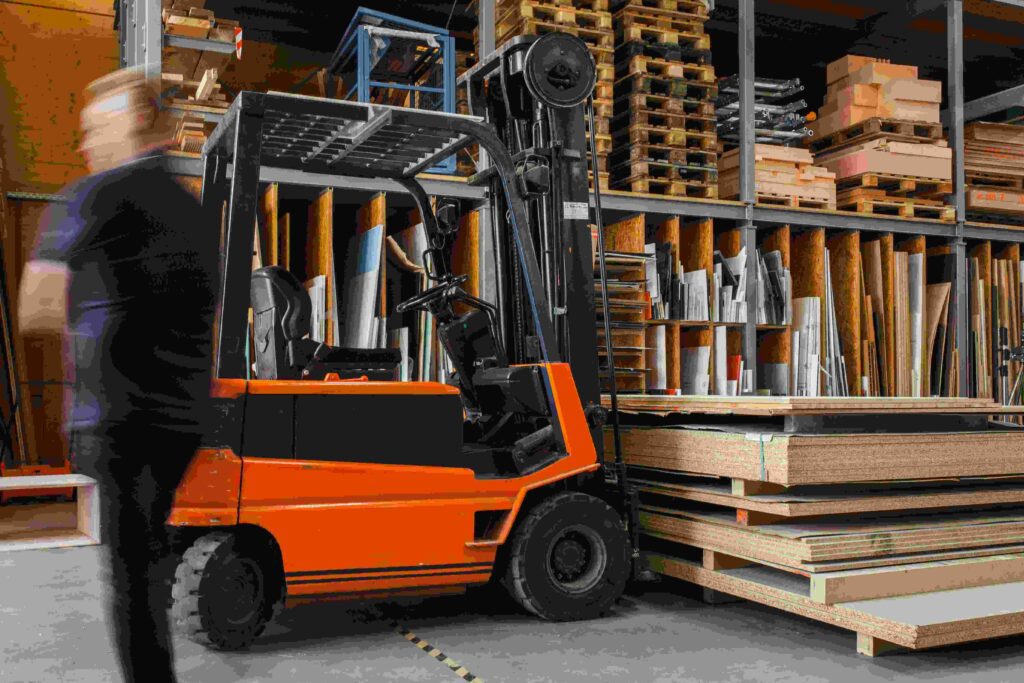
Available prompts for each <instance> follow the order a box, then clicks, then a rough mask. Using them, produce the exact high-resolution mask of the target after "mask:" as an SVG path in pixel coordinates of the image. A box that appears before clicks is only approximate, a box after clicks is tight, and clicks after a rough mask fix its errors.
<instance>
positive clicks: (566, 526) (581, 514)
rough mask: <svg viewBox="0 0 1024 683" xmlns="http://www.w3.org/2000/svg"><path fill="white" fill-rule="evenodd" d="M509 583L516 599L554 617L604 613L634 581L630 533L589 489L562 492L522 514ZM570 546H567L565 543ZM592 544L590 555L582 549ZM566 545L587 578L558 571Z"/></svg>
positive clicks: (515, 534)
mask: <svg viewBox="0 0 1024 683" xmlns="http://www.w3.org/2000/svg"><path fill="white" fill-rule="evenodd" d="M508 543H509V545H508V559H507V564H506V567H505V573H504V584H505V587H506V589H507V590H508V591H509V593H510V594H511V596H512V598H513V599H515V600H516V602H518V603H519V604H520V605H522V606H523V607H524V608H525V609H526V610H528V611H529V612H532V613H533V614H535V615H537V616H539V617H541V618H542V619H547V620H550V621H575V620H579V619H592V618H595V617H599V616H601V615H603V614H605V613H606V612H607V611H608V610H609V609H610V608H611V607H612V605H613V604H614V603H615V601H616V600H617V599H618V598H619V596H621V595H622V591H623V590H624V589H625V587H626V581H627V580H628V579H629V570H630V563H629V555H630V549H629V536H628V535H627V534H626V528H625V526H624V525H623V523H622V518H621V517H620V516H619V513H617V512H616V511H615V510H614V509H613V508H612V507H611V506H609V505H608V504H607V503H605V502H604V501H603V500H601V499H599V498H595V497H594V496H590V495H587V494H585V493H559V494H556V495H553V496H551V497H550V498H548V499H546V500H544V501H543V502H541V503H540V504H539V505H537V506H536V507H534V508H533V509H532V510H530V511H529V512H528V513H527V514H526V516H525V517H523V518H522V519H521V520H520V521H519V523H518V524H517V526H516V529H515V530H514V531H513V532H512V537H511V538H510V539H509V541H508ZM565 544H568V547H567V546H566V545H565ZM588 545H589V546H590V551H589V553H587V552H583V553H582V554H581V553H580V551H581V550H585V548H586V547H587V546H588ZM559 548H563V549H567V550H569V551H570V553H571V554H572V555H573V556H574V557H575V558H576V559H577V560H579V558H580V557H583V558H584V559H582V560H579V564H580V565H581V569H580V570H579V571H580V572H582V576H581V577H580V578H579V579H578V580H575V581H569V580H568V578H571V576H574V574H572V573H571V572H570V573H569V574H565V575H560V574H559V568H558V567H559V566H560V564H559V562H558V561H557V560H556V559H555V558H556V556H557V555H558V549H559Z"/></svg>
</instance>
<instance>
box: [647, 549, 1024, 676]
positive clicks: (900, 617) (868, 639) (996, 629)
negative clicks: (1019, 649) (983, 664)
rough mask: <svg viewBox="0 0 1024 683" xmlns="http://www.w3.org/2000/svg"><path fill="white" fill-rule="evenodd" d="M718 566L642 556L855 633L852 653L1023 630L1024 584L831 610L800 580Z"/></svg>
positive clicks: (703, 582) (706, 583) (708, 584)
mask: <svg viewBox="0 0 1024 683" xmlns="http://www.w3.org/2000/svg"><path fill="white" fill-rule="evenodd" d="M717 559H718V563H717V564H718V566H714V565H712V566H710V567H708V566H704V565H703V563H702V562H693V561H686V560H681V559H679V558H675V557H672V556H670V555H664V554H650V555H648V556H646V558H645V561H646V566H647V567H648V568H649V569H650V570H652V571H654V572H656V573H658V574H663V575H666V576H671V577H674V578H678V579H682V580H684V581H689V582H691V583H695V584H697V585H699V586H703V587H705V588H708V589H711V590H714V591H719V592H721V593H724V594H727V595H732V596H736V597H739V598H743V599H747V600H751V601H752V602H758V603H761V604H764V605H768V606H770V607H775V608H777V609H781V610H785V611H787V612H790V613H792V614H798V615H800V616H803V617H807V618H810V619H815V620H817V621H821V622H824V623H827V624H832V625H833V626H838V627H840V628H844V629H847V630H850V631H853V632H855V633H856V634H857V652H858V653H860V654H862V655H866V656H876V655H880V654H884V653H885V652H887V651H892V650H893V649H895V648H900V647H902V648H910V649H915V650H916V649H923V648H932V647H940V646H944V645H953V644H958V643H966V642H971V641H975V640H983V639H987V638H999V637H1003V636H1010V635H1019V634H1021V633H1022V632H1024V613H1022V612H1021V611H1020V607H1019V606H1020V604H1021V602H1022V599H1024V584H1022V583H1005V584H996V585H992V586H981V587H975V588H959V589H952V590H946V591H938V592H934V593H921V594H918V595H913V596H905V597H898V598H880V599H877V600H865V601H858V602H853V603H848V604H847V603H839V604H835V605H828V604H823V603H820V602H816V601H815V600H813V599H812V598H811V597H810V596H809V595H808V591H807V584H806V582H805V581H801V580H800V579H799V577H794V576H793V575H790V574H785V573H783V572H780V571H778V570H774V569H771V568H767V567H751V566H746V565H745V564H744V563H742V562H741V563H740V564H739V565H737V564H734V563H730V562H729V561H728V560H727V558H726V557H719V558H717Z"/></svg>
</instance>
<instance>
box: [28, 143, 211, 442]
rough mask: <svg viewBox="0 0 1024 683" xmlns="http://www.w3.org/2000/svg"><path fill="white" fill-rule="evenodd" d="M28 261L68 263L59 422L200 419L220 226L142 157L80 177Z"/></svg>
mask: <svg viewBox="0 0 1024 683" xmlns="http://www.w3.org/2000/svg"><path fill="white" fill-rule="evenodd" d="M69 190H70V193H71V196H72V200H71V202H70V203H69V204H67V205H65V206H63V207H60V209H59V210H58V211H57V214H58V215H57V216H55V219H54V220H53V221H51V222H50V224H49V225H47V226H44V231H43V233H42V235H41V238H40V241H39V244H38V246H37V249H36V253H35V256H34V258H35V259H37V260H48V261H62V262H64V263H66V264H67V265H68V268H69V269H70V271H71V274H72V279H71V291H70V294H69V303H68V307H69V326H70V328H71V334H72V340H73V344H74V350H75V365H76V367H75V377H76V383H75V401H74V403H75V405H74V408H73V410H72V415H71V422H70V426H71V427H72V428H75V429H82V428H95V427H97V426H102V425H105V424H107V425H109V424H111V423H117V422H126V421H129V420H131V421H133V422H137V424H139V425H145V424H150V425H153V426H155V427H163V428H170V429H176V430H182V431H190V432H192V431H203V430H205V428H206V427H207V424H206V421H207V419H208V410H207V406H208V404H209V391H210V370H211V366H212V351H211V346H212V323H213V312H214V297H215V288H216V281H217V265H218V258H219V257H218V253H219V231H218V229H217V226H215V225H208V224H207V223H209V221H206V220H204V214H203V212H202V210H201V208H200V205H199V203H198V202H197V201H196V199H195V198H194V197H193V196H192V195H191V194H190V193H189V192H188V191H187V190H185V188H184V187H182V186H181V185H180V184H179V183H178V182H177V181H176V180H175V179H174V178H173V176H171V175H170V173H169V172H168V171H167V169H166V167H165V163H164V158H163V157H162V156H151V157H146V158H142V159H139V160H136V161H134V162H132V163H129V164H125V165H123V166H120V167H118V168H116V169H114V170H111V171H108V172H104V173H100V174H96V175H91V176H89V177H87V178H84V179H82V180H81V181H78V182H77V183H75V184H73V185H72V186H71V187H70V188H69Z"/></svg>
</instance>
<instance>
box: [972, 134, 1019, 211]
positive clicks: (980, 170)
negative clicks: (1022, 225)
mask: <svg viewBox="0 0 1024 683" xmlns="http://www.w3.org/2000/svg"><path fill="white" fill-rule="evenodd" d="M964 139H965V142H964V146H965V148H964V170H965V171H966V174H967V210H968V211H970V212H971V213H977V214H999V215H1000V217H1001V218H1005V217H1007V216H1010V217H1015V218H1018V219H1024V125H1020V124H1017V125H1014V124H1006V123H986V122H981V121H979V122H975V123H971V124H969V125H968V126H967V127H966V128H965V129H964Z"/></svg>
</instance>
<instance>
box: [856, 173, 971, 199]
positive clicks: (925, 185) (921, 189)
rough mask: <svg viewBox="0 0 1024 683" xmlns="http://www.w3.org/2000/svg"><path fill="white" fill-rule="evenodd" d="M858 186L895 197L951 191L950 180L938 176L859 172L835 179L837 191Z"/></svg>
mask: <svg viewBox="0 0 1024 683" xmlns="http://www.w3.org/2000/svg"><path fill="white" fill-rule="evenodd" d="M859 187H866V188H874V189H878V190H883V191H885V193H886V194H887V195H891V196H897V197H924V198H928V197H934V196H936V195H946V194H950V193H951V192H952V191H953V183H952V182H950V181H948V180H940V179H938V178H918V177H916V176H900V175H887V174H884V173H861V174H860V175H855V176H848V177H846V178H837V179H836V190H837V191H839V192H842V191H845V190H851V189H854V188H859Z"/></svg>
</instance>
